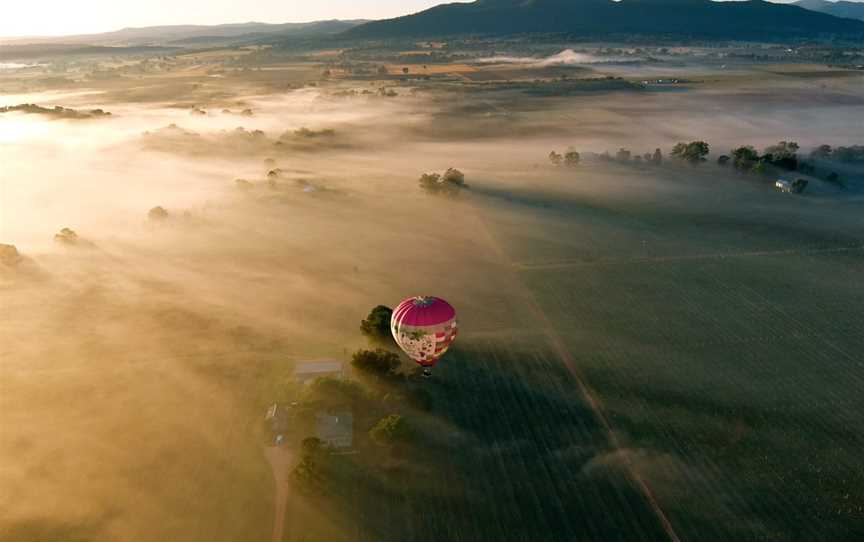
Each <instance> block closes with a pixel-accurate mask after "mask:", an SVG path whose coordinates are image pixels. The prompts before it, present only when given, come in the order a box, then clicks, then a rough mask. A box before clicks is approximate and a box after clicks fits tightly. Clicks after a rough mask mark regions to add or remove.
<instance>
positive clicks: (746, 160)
mask: <svg viewBox="0 0 864 542" xmlns="http://www.w3.org/2000/svg"><path fill="white" fill-rule="evenodd" d="M800 148H801V147H800V146H799V145H798V143H796V142H795V141H780V142H779V143H777V144H776V145H771V146H769V147H766V148H765V150H764V152H763V153H762V154H759V152H758V151H757V150H756V149H755V148H753V147H752V146H749V145H745V146H741V147H737V148H735V149H732V150H731V151H730V153H729V155H726V154H724V155H721V156H720V157H718V158H717V163H718V164H719V165H721V166H728V165H732V167H734V168H735V169H737V170H740V171H744V172H748V173H755V174H760V175H764V174H767V173H769V171H770V170H771V168H776V169H781V170H784V171H801V172H802V173H808V174H815V173H816V167H815V166H814V165H813V163H812V162H807V161H803V160H800V158H799V156H798V151H799V150H800ZM841 148H843V149H847V147H841ZM862 149H864V147H862ZM831 155H833V150H832V149H831V147H830V146H829V145H820V146H819V147H817V148H816V149H814V150H813V151H812V152H811V153H810V157H811V159H826V157H830V156H831ZM824 178H825V180H827V181H829V182H832V183H839V182H840V176H839V175H838V174H837V173H836V172H833V171H832V172H828V173H827V174H826V175H825V177H824Z"/></svg>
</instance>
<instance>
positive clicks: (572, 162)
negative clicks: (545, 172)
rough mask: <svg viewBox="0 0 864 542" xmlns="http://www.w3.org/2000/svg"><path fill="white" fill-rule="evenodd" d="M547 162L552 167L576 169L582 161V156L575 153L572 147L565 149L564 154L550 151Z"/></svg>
mask: <svg viewBox="0 0 864 542" xmlns="http://www.w3.org/2000/svg"><path fill="white" fill-rule="evenodd" d="M549 161H550V162H551V163H552V165H553V166H556V167H558V166H561V165H565V166H567V167H576V166H578V165H579V162H581V161H582V156H581V155H580V154H579V153H578V152H576V150H575V149H573V147H570V148H569V149H567V150H566V151H565V152H564V154H561V153H558V152H555V151H552V152H550V153H549Z"/></svg>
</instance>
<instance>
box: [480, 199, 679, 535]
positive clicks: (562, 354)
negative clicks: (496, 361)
mask: <svg viewBox="0 0 864 542" xmlns="http://www.w3.org/2000/svg"><path fill="white" fill-rule="evenodd" d="M474 216H475V218H476V219H477V221H478V223H479V225H478V230H479V231H480V232H482V235H483V236H484V237H485V239H486V241H487V243H488V246H489V248H490V250H491V251H492V252H493V253H494V255H495V257H496V258H497V259H498V260H499V261H500V262H501V263H503V264H504V265H506V266H507V267H510V268H513V269H514V270H515V269H518V268H517V265H516V264H514V263H513V262H511V261H510V259H509V257H508V256H507V254H506V253H505V252H504V250H503V249H502V248H501V246H500V245H499V243H498V242H497V240H496V239H495V237H494V235H493V234H492V232H491V231H490V230H489V227H488V226H487V224H486V221H485V220H484V219H483V217H482V215H481V214H480V213H479V212H478V211H475V215H474ZM513 282H514V284H515V285H517V286H518V287H519V289H520V290H521V293H522V294H523V296H524V298H525V300H526V302H527V303H528V306H529V308H530V309H531V312H532V313H534V315H535V316H536V317H537V319H538V321H539V322H540V323H541V325H542V328H543V333H544V335H545V336H546V337H547V339H548V340H549V343H550V345H551V346H552V348H553V349H554V351H555V353H556V354H557V355H558V357H559V358H560V359H561V361H562V362H563V364H564V366H565V367H566V368H567V370H568V371H569V372H570V373H571V374H572V375H573V377H574V379H575V381H576V383H577V385H578V387H579V391H580V393H581V395H582V396H583V397H584V398H585V401H586V403H587V404H588V406H589V408H590V409H591V411H592V412H593V414H594V416H595V417H596V419H597V420H598V422H599V423H600V424H601V426H602V428H603V431H604V432H605V433H606V438H607V441H608V442H609V444H610V445H611V447H612V449H613V451H615V452H618V451H623V450H624V447H623V446H622V445H621V442H620V440H619V439H618V437H617V435H616V433H615V431H614V429H613V428H612V424H611V423H610V421H609V418H608V417H607V416H606V414H605V411H604V408H603V404H602V401H601V400H600V399H599V398H598V397H597V395H596V393H595V392H594V391H593V390H592V389H591V387H590V386H589V385H588V383H587V381H586V380H585V378H584V377H583V376H582V374H581V372H580V371H579V368H578V366H577V364H576V360H575V359H574V358H573V356H572V355H571V354H570V352H569V350H568V349H567V347H566V346H565V344H564V342H563V340H562V339H561V337H560V336H559V335H558V333H557V332H556V331H555V328H554V327H553V326H552V323H551V321H550V320H549V317H548V316H547V315H546V313H545V312H544V311H543V309H542V307H541V306H540V304H539V303H538V302H537V300H536V298H535V296H534V293H533V292H532V291H531V290H530V288H528V286H526V285H525V284H524V282H522V280H521V278H520V277H519V276H518V273H516V272H514V276H513ZM621 456H622V457H623V458H624V464H625V466H626V471H627V475H628V476H629V477H630V479H631V480H632V481H633V483H634V484H635V486H636V488H638V489H639V491H640V492H641V493H642V495H643V497H644V498H645V501H646V503H647V504H648V506H649V507H650V509H651V511H652V512H653V514H654V515H655V516H656V518H657V521H658V522H659V523H660V525H661V527H662V528H663V531H664V532H665V533H666V535H667V536H668V538H669V540H670V541H672V542H680V541H681V538H680V537H679V536H678V534H677V532H676V531H675V528H674V526H673V525H672V523H671V522H670V521H669V518H668V517H667V516H666V513H665V512H664V511H663V508H662V507H661V506H660V503H659V501H658V500H657V498H656V497H655V496H654V492H653V491H652V490H651V488H650V486H649V485H648V483H647V482H646V481H645V479H644V478H642V476H640V475H639V473H638V472H637V471H636V468H635V466H634V465H633V462H632V460H631V459H630V458H629V456H628V455H627V454H621Z"/></svg>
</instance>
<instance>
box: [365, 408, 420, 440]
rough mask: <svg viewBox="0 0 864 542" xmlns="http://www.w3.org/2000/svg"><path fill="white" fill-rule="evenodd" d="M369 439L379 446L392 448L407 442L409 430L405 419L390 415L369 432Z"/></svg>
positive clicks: (409, 434)
mask: <svg viewBox="0 0 864 542" xmlns="http://www.w3.org/2000/svg"><path fill="white" fill-rule="evenodd" d="M369 437H370V438H371V439H372V441H373V442H374V443H375V444H377V445H379V446H386V447H392V446H396V445H398V444H403V443H405V442H407V441H408V440H409V439H410V438H411V428H410V427H409V426H408V423H407V422H406V421H405V418H403V417H402V416H400V415H399V414H390V415H389V416H385V417H383V418H381V419H380V420H379V421H378V423H376V424H375V426H374V427H372V429H370V430H369Z"/></svg>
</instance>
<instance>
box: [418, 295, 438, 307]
mask: <svg viewBox="0 0 864 542" xmlns="http://www.w3.org/2000/svg"><path fill="white" fill-rule="evenodd" d="M432 303H435V298H434V297H432V296H429V295H418V296H417V297H415V298H414V305H415V306H416V307H428V306H429V305H431V304H432Z"/></svg>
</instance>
